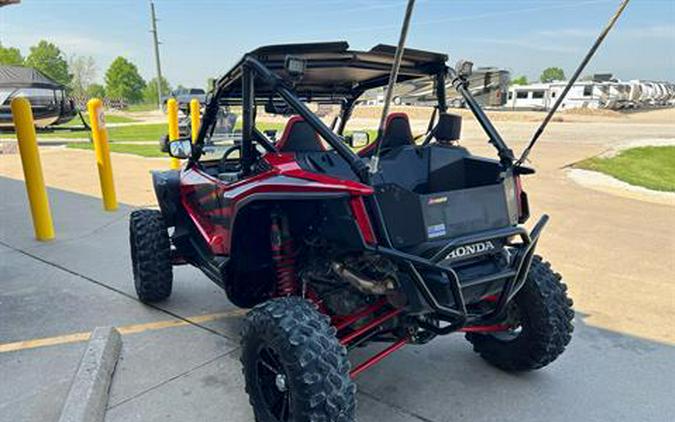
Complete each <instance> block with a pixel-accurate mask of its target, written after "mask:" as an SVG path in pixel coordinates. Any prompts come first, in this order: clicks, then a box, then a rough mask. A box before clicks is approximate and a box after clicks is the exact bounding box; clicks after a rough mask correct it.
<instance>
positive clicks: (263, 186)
mask: <svg viewBox="0 0 675 422" xmlns="http://www.w3.org/2000/svg"><path fill="white" fill-rule="evenodd" d="M263 159H264V160H265V161H267V162H268V163H269V164H270V166H271V167H272V168H271V169H270V170H269V171H266V172H263V173H260V174H257V175H255V176H252V177H249V178H247V179H243V180H239V181H237V182H234V183H231V184H225V183H223V182H222V181H221V180H219V179H217V178H215V177H213V176H210V175H209V174H207V173H206V172H204V171H202V170H199V169H197V168H190V169H187V170H184V171H183V172H182V173H181V187H180V191H181V203H182V205H183V207H184V208H185V210H186V212H187V213H188V215H189V216H190V219H191V220H192V221H193V222H194V224H195V226H196V227H197V229H198V230H199V232H200V234H201V235H202V237H203V238H204V240H205V241H206V242H207V243H208V245H209V247H210V249H211V251H212V252H213V253H214V254H216V255H229V253H230V243H231V235H232V233H231V230H232V228H233V227H234V226H233V224H234V222H235V219H236V214H237V207H238V204H240V203H241V201H242V200H244V199H246V198H248V197H250V196H251V195H254V194H258V193H288V194H291V195H292V194H294V193H305V192H316V193H324V192H325V193H333V192H343V193H346V194H348V195H350V196H361V195H372V194H373V188H372V187H370V186H368V185H364V184H361V183H358V182H354V181H351V180H343V179H338V178H335V177H331V176H326V175H323V174H318V173H312V172H309V171H306V170H304V169H302V168H301V167H300V166H299V165H298V163H297V162H296V161H295V154H293V153H268V154H266V155H265V156H264V157H263ZM279 176H287V177H292V178H295V179H301V180H296V181H295V182H290V183H289V180H288V179H286V178H282V177H279ZM204 191H210V192H209V194H208V196H206V195H207V194H206V193H205V192H204ZM196 192H204V193H201V195H200V200H197V199H192V197H191V195H192V194H194V193H196ZM209 201H215V202H218V203H219V206H218V207H217V208H216V209H215V210H212V211H206V210H204V208H203V203H206V202H209ZM209 216H214V217H225V218H229V219H230V224H229V226H227V225H220V224H213V223H212V222H211V221H209V218H208V217H209Z"/></svg>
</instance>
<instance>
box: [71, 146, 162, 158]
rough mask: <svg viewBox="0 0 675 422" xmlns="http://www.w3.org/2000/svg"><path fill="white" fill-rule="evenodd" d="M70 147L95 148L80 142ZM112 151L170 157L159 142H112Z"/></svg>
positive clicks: (144, 155) (143, 155)
mask: <svg viewBox="0 0 675 422" xmlns="http://www.w3.org/2000/svg"><path fill="white" fill-rule="evenodd" d="M68 148H75V149H87V150H93V148H94V146H93V144H89V143H82V142H78V143H72V144H68ZM110 151H111V152H124V153H127V154H135V155H140V156H142V157H166V158H168V157H169V155H168V154H166V153H163V152H161V151H160V150H159V145H158V144H152V145H150V144H110Z"/></svg>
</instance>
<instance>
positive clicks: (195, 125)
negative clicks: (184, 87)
mask: <svg viewBox="0 0 675 422" xmlns="http://www.w3.org/2000/svg"><path fill="white" fill-rule="evenodd" d="M199 124H200V119H199V100H198V99H196V98H193V99H191V100H190V126H191V127H192V143H193V144H194V143H195V142H197V136H198V135H199Z"/></svg>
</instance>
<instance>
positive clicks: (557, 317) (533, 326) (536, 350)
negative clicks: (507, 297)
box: [466, 256, 574, 371]
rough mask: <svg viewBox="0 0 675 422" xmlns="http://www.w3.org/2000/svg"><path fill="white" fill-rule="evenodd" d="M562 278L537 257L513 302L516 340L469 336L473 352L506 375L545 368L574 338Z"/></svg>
mask: <svg viewBox="0 0 675 422" xmlns="http://www.w3.org/2000/svg"><path fill="white" fill-rule="evenodd" d="M566 292H567V286H566V285H565V284H564V283H563V282H562V277H561V276H560V274H558V273H556V272H554V271H553V270H552V269H551V265H550V264H549V263H548V262H544V261H543V260H542V258H541V257H540V256H535V257H534V259H533V261H532V267H531V268H530V271H529V273H528V276H527V281H526V282H525V285H524V286H523V287H522V289H521V290H520V291H519V292H518V294H517V295H516V297H515V298H514V304H512V306H513V305H515V307H516V312H517V314H519V316H520V318H519V319H520V323H521V331H520V332H519V333H518V334H517V335H515V337H514V338H504V337H501V336H500V335H493V334H479V333H467V334H466V338H467V340H469V341H470V342H471V343H472V344H473V350H474V351H475V352H476V353H478V354H480V356H481V357H482V358H483V359H485V360H486V361H488V362H489V363H490V364H492V365H494V366H496V367H498V368H501V369H503V370H506V371H528V370H534V369H539V368H543V367H544V366H546V365H548V364H549V363H551V362H553V361H554V360H555V359H556V358H557V357H558V356H560V354H561V353H562V352H563V351H564V350H565V347H566V346H567V344H569V342H570V340H571V338H572V331H573V330H574V327H573V325H572V319H573V318H574V310H572V299H570V298H568V297H567V293H566Z"/></svg>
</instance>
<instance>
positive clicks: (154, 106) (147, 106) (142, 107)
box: [124, 103, 157, 112]
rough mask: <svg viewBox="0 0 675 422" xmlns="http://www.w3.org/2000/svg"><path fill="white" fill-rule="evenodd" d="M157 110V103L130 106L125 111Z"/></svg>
mask: <svg viewBox="0 0 675 422" xmlns="http://www.w3.org/2000/svg"><path fill="white" fill-rule="evenodd" d="M153 110H157V104H156V103H150V104H129V105H128V106H127V108H126V109H124V111H131V112H134V111H153Z"/></svg>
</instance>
